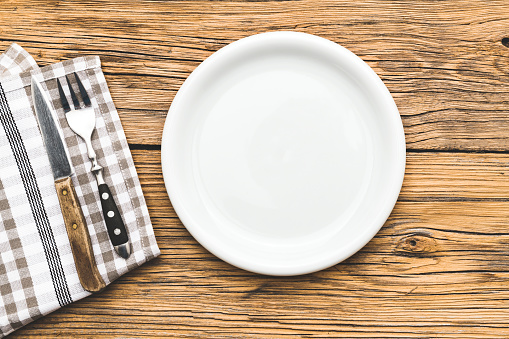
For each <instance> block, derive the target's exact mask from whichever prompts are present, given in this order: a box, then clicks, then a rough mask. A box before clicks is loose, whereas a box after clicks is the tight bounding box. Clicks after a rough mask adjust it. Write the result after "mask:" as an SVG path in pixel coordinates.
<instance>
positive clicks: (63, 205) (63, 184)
mask: <svg viewBox="0 0 509 339" xmlns="http://www.w3.org/2000/svg"><path fill="white" fill-rule="evenodd" d="M55 188H56V191H57V195H58V201H59V203H60V209H61V210H62V216H63V217H64V222H65V229H66V231H67V236H68V237H69V243H70V245H71V251H72V256H73V258H74V263H75V264H76V272H77V273H78V278H79V279H80V283H81V286H83V288H84V289H85V290H87V291H89V292H92V293H94V292H100V291H102V290H103V289H104V288H105V287H106V284H105V283H104V280H103V278H102V277H101V274H100V273H99V270H98V269H97V265H96V263H95V258H94V250H93V249H92V242H91V240H90V234H89V233H88V228H87V223H86V221H85V217H84V216H83V211H82V210H81V206H80V203H79V201H78V197H77V196H76V191H75V190H74V185H73V183H72V180H71V178H70V177H68V178H63V179H59V180H57V181H55Z"/></svg>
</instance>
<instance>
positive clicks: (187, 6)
mask: <svg viewBox="0 0 509 339" xmlns="http://www.w3.org/2000/svg"><path fill="white" fill-rule="evenodd" d="M275 30H291V31H300V32H306V33H312V34H316V35H320V36H322V37H325V38H328V39H330V40H332V41H335V42H337V43H339V44H341V45H343V46H344V47H346V48H348V49H350V50H351V51H353V52H354V53H356V54H357V55H358V56H360V57H361V58H362V59H363V60H364V61H366V62H367V63H368V64H369V65H370V66H371V67H372V68H373V69H374V70H375V71H376V72H377V73H378V75H379V76H380V77H381V78H382V80H383V81H384V82H385V84H386V85H387V87H388V88H389V90H390V91H391V93H392V95H393V97H394V99H395V101H396V103H397V105H398V107H399V110H400V113H401V117H402V119H403V124H404V127H405V133H406V142H407V156H408V158H407V170H406V176H405V182H404V185H403V189H402V191H401V195H400V197H399V200H398V203H397V204H396V207H395V208H394V211H393V213H392V215H391V217H390V218H389V220H388V221H387V222H386V223H385V225H384V226H383V228H382V229H381V231H380V232H379V233H378V235H377V236H376V237H375V238H374V239H373V240H372V241H371V242H370V243H369V244H368V245H367V246H366V247H365V248H363V249H362V250H361V251H360V252H359V253H357V254H356V255H354V256H353V257H351V258H350V259H348V260H346V261H345V262H343V263H340V264H338V265H336V266H334V267H331V268H329V269H326V270H324V271H321V272H317V273H314V274H309V275H305V276H298V277H288V278H280V277H279V278H278V277H269V276H260V275H256V274H252V273H248V272H245V271H243V270H240V269H237V268H235V267H232V266H230V265H228V264H226V263H225V262H223V261H221V260H219V259H217V258H216V257H214V256H213V255H211V254H210V253H209V252H207V251H206V250H205V249H204V248H203V247H202V246H200V245H199V244H198V243H197V242H196V241H195V240H194V238H193V237H191V236H190V234H189V233H188V232H187V231H186V229H185V228H184V226H183V225H182V224H181V222H180V221H179V219H178V217H177V215H176V214H175V212H174V210H173V209H172V207H171V205H170V202H169V200H168V197H167V195H166V191H165V188H164V185H163V178H162V175H161V165H160V160H159V159H160V142H161V133H162V130H163V123H164V121H165V117H166V113H167V110H168V108H169V106H170V104H171V102H172V99H173V97H174V96H175V94H176V92H177V90H178V89H179V87H180V86H181V85H182V83H183V81H184V80H185V79H186V78H187V77H188V76H189V74H190V73H191V71H192V70H193V69H194V68H195V67H196V66H198V64H199V63H200V62H202V61H203V60H204V59H205V58H207V57H208V56H209V55H210V54H212V53H213V52H215V51H216V50H218V49H219V48H221V47H223V46H225V45H227V44H229V43H231V42H233V41H235V40H237V39H239V38H242V37H246V36H249V35H252V34H255V33H260V32H266V31H275ZM0 32H1V34H0V37H1V38H0V47H1V49H5V48H7V46H9V44H10V43H11V42H17V43H18V44H20V45H21V46H23V47H25V48H26V49H27V50H28V51H29V52H30V53H32V55H33V56H34V57H35V59H36V60H37V61H38V62H39V64H40V65H47V64H50V63H53V62H56V61H61V60H66V59H70V58H74V57H77V56H82V55H87V54H89V55H99V56H100V57H101V60H102V63H103V70H104V73H105V74H106V79H107V80H108V83H109V86H110V89H111V92H112V96H113V99H114V101H115V103H116V105H117V108H118V110H119V113H120V116H121V119H122V123H123V125H124V128H125V132H126V134H127V138H128V141H129V143H130V146H131V150H132V153H133V156H134V159H135V163H136V166H137V170H138V173H139V175H140V179H141V183H142V186H143V190H144V192H145V196H146V199H147V202H148V206H149V209H150V214H151V217H152V222H153V224H154V228H155V233H156V236H157V239H158V241H159V246H160V247H161V250H162V254H161V256H160V257H159V258H157V259H156V260H153V261H151V262H149V263H147V264H145V265H144V266H143V267H141V268H139V269H137V270H135V271H133V272H131V273H129V274H127V275H125V276H123V277H122V278H121V279H119V280H118V281H116V282H115V283H113V284H112V285H110V286H109V287H108V288H107V289H106V290H105V291H104V292H102V293H101V294H98V295H95V296H91V297H88V298H86V299H84V300H81V301H79V302H76V303H74V304H72V305H69V306H66V307H64V308H63V309H60V310H59V311H57V312H54V313H53V314H51V315H48V316H46V317H44V318H42V319H40V320H38V321H36V322H34V323H32V324H30V325H28V326H26V327H24V328H23V329H21V330H18V331H17V332H15V333H14V334H13V335H12V336H11V337H12V338H25V337H29V336H33V337H42V336H63V337H79V338H82V337H106V338H111V337H137V336H143V337H157V336H161V337H179V338H181V337H188V336H190V337H234V338H237V337H248V338H250V337H265V336H266V337H277V338H283V337H292V336H303V337H339V336H343V337H369V338H375V337H391V338H392V337H420V338H422V337H442V338H444V337H447V338H449V337H459V338H474V337H476V338H478V337H508V336H509V327H508V326H509V309H508V305H509V225H508V223H509V170H508V167H509V137H508V136H507V135H508V132H509V110H508V107H509V48H508V47H509V39H508V38H507V37H509V3H508V2H507V1H481V0H468V1H467V0H462V1H450V2H443V1H432V0H428V1H408V0H407V1H389V0H388V1H363V2H362V3H361V2H358V3H357V2H355V1H319V0H302V1H260V2H256V1H255V2H243V1H180V2H177V1H171V2H166V1H156V0H139V1H119V0H116V1H103V2H101V1H91V2H90V3H88V4H87V3H86V2H85V1H10V0H7V1H6V0H2V1H1V2H0Z"/></svg>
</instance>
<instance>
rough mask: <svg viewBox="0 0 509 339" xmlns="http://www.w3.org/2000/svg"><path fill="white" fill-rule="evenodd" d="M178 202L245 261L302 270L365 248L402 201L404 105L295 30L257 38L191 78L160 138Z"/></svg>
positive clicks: (189, 219) (331, 49)
mask: <svg viewBox="0 0 509 339" xmlns="http://www.w3.org/2000/svg"><path fill="white" fill-rule="evenodd" d="M162 166H163V175H164V180H165V184H166V188H167V190H168V194H169V197H170V199H171V202H172V204H173V207H174V208H175V211H176V212H177V214H178V216H179V217H180V219H181V220H182V222H183V223H184V225H185V226H186V228H187V229H188V230H189V232H190V233H191V234H192V235H193V236H194V237H195V238H196V239H197V240H198V241H199V242H200V243H201V244H202V245H203V246H204V247H205V248H207V249H208V250H209V251H210V252H212V253H213V254H215V255H216V256H218V257H219V258H221V259H223V260H225V261H227V262H229V263H231V264H233V265H235V266H238V267H240V268H243V269H246V270H249V271H252V272H257V273H263V274H271V275H297V274H305V273H309V272H313V271H317V270H320V269H323V268H326V267H329V266H331V265H334V264H336V263H338V262H340V261H342V260H344V259H346V258H348V257H349V256H351V255H352V254H353V253H355V252H356V251H358V250H359V249H360V248H362V247H363V246H364V245H365V244H366V243H367V242H368V241H369V240H370V239H371V238H372V237H373V236H374V235H375V234H376V232H377V231H378V230H379V229H380V227H381V226H382V225H383V224H384V222H385V220H386V219H387V217H388V216H389V214H390V212H391V210H392V208H393V207H394V204H395V203H396V200H397V197H398V194H399V191H400V189H401V185H402V181H403V175H404V167H405V137H404V133H403V127H402V123H401V118H400V116H399V113H398V109H397V107H396V105H395V103H394V101H393V99H392V97H391V95H390V93H389V91H388V90H387V88H386V87H385V85H384V84H383V83H382V81H381V80H380V78H379V77H378V76H377V75H376V74H375V72H374V71H373V70H372V69H371V68H370V67H369V66H368V65H367V64H366V63H364V62H363V61H362V60H361V59H360V58H358V57H357V56H356V55H355V54H353V53H351V52H350V51H348V50H347V49H345V48H343V47H341V46H339V45H337V44H335V43H333V42H331V41H329V40H326V39H323V38H320V37H317V36H313V35H309V34H304V33H295V32H274V33H264V34H259V35H254V36H251V37H248V38H245V39H241V40H239V41H236V42H234V43H232V44H230V45H228V46H226V47H224V48H222V49H220V50H219V51H217V52H216V53H214V54H213V55H212V56H210V57H209V58H208V59H207V60H205V61H204V62H203V63H202V64H201V65H200V66H198V67H197V68H196V70H195V71H194V72H193V73H192V74H191V75H190V76H189V78H188V79H187V80H186V81H185V83H184V84H183V85H182V87H181V88H180V90H179V91H178V93H177V95H176V97H175V99H174V100H173V103H172V105H171V108H170V110H169V112H168V117H167V120H166V124H165V126H164V133H163V139H162Z"/></svg>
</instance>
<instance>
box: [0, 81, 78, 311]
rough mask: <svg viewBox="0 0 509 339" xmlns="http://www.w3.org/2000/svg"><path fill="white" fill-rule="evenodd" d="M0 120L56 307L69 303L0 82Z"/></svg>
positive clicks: (38, 195) (36, 189)
mask: <svg viewBox="0 0 509 339" xmlns="http://www.w3.org/2000/svg"><path fill="white" fill-rule="evenodd" d="M0 123H1V124H2V126H3V128H4V130H5V134H6V136H7V140H8V141H9V145H10V146H11V150H12V153H13V155H14V158H15V159H16V164H17V166H18V168H19V172H20V175H21V181H22V182H23V186H24V188H25V193H26V195H27V198H28V203H29V205H30V209H31V211H32V215H33V217H34V220H35V224H36V225H37V231H38V232H39V236H40V238H41V241H42V245H43V248H44V254H45V255H46V260H47V261H48V264H49V268H50V274H51V280H52V281H53V287H54V288H55V293H56V295H57V299H58V303H59V304H60V306H64V305H67V304H70V303H71V302H72V298H71V293H70V291H69V287H68V285H67V281H66V278H65V275H64V270H63V268H62V262H61V261H60V255H59V253H58V248H57V246H56V242H55V238H54V236H53V232H52V230H51V226H50V223H49V220H48V215H47V213H46V209H45V207H44V204H43V200H42V196H41V192H40V190H39V187H38V185H37V180H36V177H35V174H34V170H33V168H32V165H31V163H30V160H29V159H28V155H27V151H26V148H25V145H24V144H23V140H22V139H21V134H20V132H19V130H18V127H17V126H16V123H15V122H14V117H13V115H12V112H11V109H10V107H9V104H8V103H7V98H6V96H5V92H4V90H3V88H2V85H1V84H0Z"/></svg>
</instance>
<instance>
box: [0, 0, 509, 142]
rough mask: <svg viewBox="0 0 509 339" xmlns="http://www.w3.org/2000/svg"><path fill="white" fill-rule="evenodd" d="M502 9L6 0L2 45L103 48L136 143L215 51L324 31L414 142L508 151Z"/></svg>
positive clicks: (97, 51)
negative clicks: (379, 83)
mask: <svg viewBox="0 0 509 339" xmlns="http://www.w3.org/2000/svg"><path fill="white" fill-rule="evenodd" d="M507 13H509V3H507V2H504V1H490V2H486V1H482V0H475V1H469V0H458V1H453V2H448V3H447V5H445V4H444V3H441V2H436V1H431V0H428V1H420V2H419V4H405V3H400V2H393V1H374V0H372V1H364V2H362V3H359V2H356V1H341V2H338V1H318V0H305V1H288V2H285V1H281V2H280V1H268V2H250V1H249V2H233V1H221V2H209V1H171V2H164V1H148V0H146V1H137V2H132V3H129V4H126V3H125V2H122V1H108V2H106V3H105V2H101V1H98V2H97V3H93V4H91V3H88V2H80V1H73V2H60V1H55V2H47V1H24V2H22V3H20V2H19V1H13V0H8V1H3V2H2V6H0V17H1V18H2V27H1V34H2V39H0V49H2V48H6V47H7V46H8V45H9V44H10V43H11V42H13V41H15V42H18V43H19V44H21V45H22V46H23V47H25V48H26V49H27V50H28V51H29V52H30V53H32V54H33V55H34V56H35V57H36V59H37V61H39V62H40V64H41V65H47V64H50V63H53V62H55V61H60V60H65V59H69V58H73V57H76V56H81V55H85V54H94V55H99V56H100V57H101V59H102V62H103V69H104V72H105V73H106V78H107V80H108V82H109V84H110V89H111V92H112V96H113V98H114V101H115V102H116V104H117V107H118V108H119V111H120V114H121V118H122V122H123V124H124V126H125V130H126V133H127V136H128V140H129V142H130V143H132V144H140V143H141V144H151V145H158V144H159V143H160V140H161V133H162V127H163V123H164V119H165V116H166V112H167V110H168V108H169V106H170V104H171V101H172V99H173V97H174V96H175V94H176V91H177V90H178V89H179V87H180V86H181V84H182V83H183V81H184V80H185V79H186V78H187V76H188V75H189V74H190V72H191V71H192V70H193V69H194V68H195V67H196V66H197V65H198V64H199V63H200V62H201V61H203V60H204V59H205V58H206V57H208V56H209V55H210V54H212V53H213V52H214V51H216V50H218V49H219V48H221V47H223V46H225V45H226V44H228V43H230V42H233V41H235V40H237V39H240V38H242V37H245V36H249V35H252V34H255V33H261V32H266V31H273V30H292V31H300V32H306V33H312V34H317V35H320V36H323V37H325V38H328V39H331V40H332V41H335V42H337V43H339V44H341V45H343V46H345V47H346V48H348V49H350V50H351V51H353V52H354V53H356V54H357V55H359V56H360V57H361V58H362V59H364V60H365V61H366V62H367V63H368V64H369V65H370V66H371V67H373V69H374V70H375V71H376V72H377V73H378V74H379V75H380V77H381V78H382V79H383V81H384V82H385V84H386V85H387V87H388V88H389V90H390V91H391V93H392V94H393V96H394V99H395V101H396V103H397V105H398V107H399V109H400V113H401V115H402V118H403V123H404V126H405V132H406V138H407V145H408V148H409V149H420V150H475V151H479V150H484V151H507V150H508V149H509V138H508V137H507V136H506V135H507V133H506V131H505V129H504V128H503V127H504V126H505V125H507V123H508V119H509V118H508V116H509V115H508V114H507V112H508V111H507V106H508V104H509V101H508V99H507V98H508V97H509V96H508V92H509V90H508V86H507V85H508V82H509V76H508V75H509V62H508V60H509V49H508V48H507V47H505V46H504V45H503V44H502V43H501V41H502V39H503V38H504V37H506V36H508V33H507V26H508V25H509V15H507ZM34 27H37V29H34ZM141 126H142V127H141Z"/></svg>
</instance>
